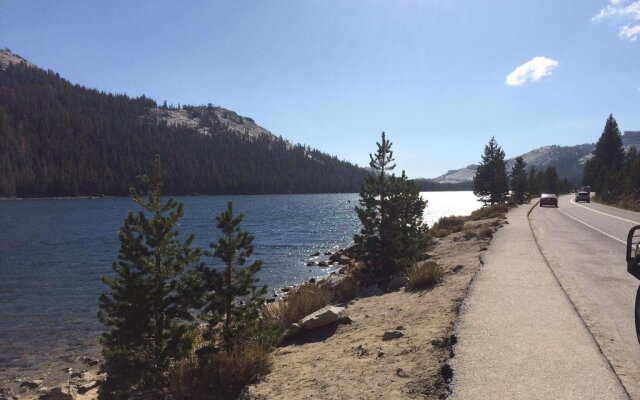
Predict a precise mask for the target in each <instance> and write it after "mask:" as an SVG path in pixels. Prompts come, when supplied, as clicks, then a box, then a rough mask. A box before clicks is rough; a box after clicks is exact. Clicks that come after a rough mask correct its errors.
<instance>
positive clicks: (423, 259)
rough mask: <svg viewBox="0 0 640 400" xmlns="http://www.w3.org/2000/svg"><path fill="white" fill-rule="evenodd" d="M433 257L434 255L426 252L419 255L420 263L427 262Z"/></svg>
mask: <svg viewBox="0 0 640 400" xmlns="http://www.w3.org/2000/svg"><path fill="white" fill-rule="evenodd" d="M432 257H433V253H431V252H428V251H425V252H424V253H420V254H418V261H425V260H428V259H430V258H432Z"/></svg>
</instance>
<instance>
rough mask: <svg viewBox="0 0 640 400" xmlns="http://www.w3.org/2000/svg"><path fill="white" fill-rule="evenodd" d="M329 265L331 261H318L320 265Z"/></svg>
mask: <svg viewBox="0 0 640 400" xmlns="http://www.w3.org/2000/svg"><path fill="white" fill-rule="evenodd" d="M328 266H329V263H328V262H326V261H320V262H319V263H318V267H328Z"/></svg>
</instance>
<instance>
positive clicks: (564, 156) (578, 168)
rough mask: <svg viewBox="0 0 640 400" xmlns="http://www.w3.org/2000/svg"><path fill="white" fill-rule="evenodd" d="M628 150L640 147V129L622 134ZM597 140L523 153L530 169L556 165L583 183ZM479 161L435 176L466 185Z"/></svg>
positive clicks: (563, 175) (438, 180) (509, 163)
mask: <svg viewBox="0 0 640 400" xmlns="http://www.w3.org/2000/svg"><path fill="white" fill-rule="evenodd" d="M622 144H623V146H624V147H625V150H627V151H628V150H629V148H631V147H636V148H637V149H640V131H625V132H624V133H623V135H622ZM595 148H596V145H595V143H583V144H578V145H574V146H558V145H547V146H542V147H538V148H536V149H533V150H531V151H528V152H526V153H524V154H522V155H521V157H522V158H523V159H524V161H525V162H526V163H527V170H529V169H531V168H532V167H533V168H535V169H536V171H541V170H544V169H546V168H547V167H555V168H556V170H557V172H558V176H559V177H560V178H561V179H562V178H566V179H567V180H569V181H571V182H573V183H574V184H580V183H582V175H583V169H584V164H585V163H586V162H587V160H589V159H590V158H591V157H592V156H593V155H592V153H593V151H594V150H595ZM506 161H507V171H510V170H511V168H512V167H513V165H514V164H515V157H514V158H510V159H507V160H506ZM476 168H477V164H470V165H468V166H466V167H463V168H459V169H452V170H449V171H447V172H446V173H444V174H442V175H440V176H438V177H435V178H433V179H431V180H432V181H433V182H436V183H446V184H462V183H465V182H471V181H472V180H473V176H474V175H475V172H476Z"/></svg>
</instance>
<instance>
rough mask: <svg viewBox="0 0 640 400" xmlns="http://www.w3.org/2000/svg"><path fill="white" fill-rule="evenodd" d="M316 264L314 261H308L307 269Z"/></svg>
mask: <svg viewBox="0 0 640 400" xmlns="http://www.w3.org/2000/svg"><path fill="white" fill-rule="evenodd" d="M316 264H317V262H315V261H309V262H307V267H313V266H314V265H316Z"/></svg>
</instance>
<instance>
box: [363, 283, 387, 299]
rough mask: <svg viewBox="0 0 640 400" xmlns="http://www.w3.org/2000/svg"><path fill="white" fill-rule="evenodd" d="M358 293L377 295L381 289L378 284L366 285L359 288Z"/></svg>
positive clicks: (380, 292)
mask: <svg viewBox="0 0 640 400" xmlns="http://www.w3.org/2000/svg"><path fill="white" fill-rule="evenodd" d="M358 294H359V295H360V296H365V297H366V296H378V295H381V294H382V290H380V288H379V287H378V285H371V286H367V287H366V288H363V289H360V290H359V292H358Z"/></svg>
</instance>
